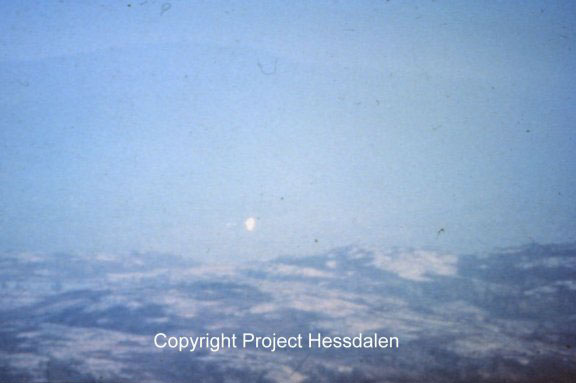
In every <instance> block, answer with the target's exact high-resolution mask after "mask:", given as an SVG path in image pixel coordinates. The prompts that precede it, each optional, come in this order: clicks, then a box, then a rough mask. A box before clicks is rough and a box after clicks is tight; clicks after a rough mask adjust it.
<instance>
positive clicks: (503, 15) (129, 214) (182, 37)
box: [0, 0, 576, 262]
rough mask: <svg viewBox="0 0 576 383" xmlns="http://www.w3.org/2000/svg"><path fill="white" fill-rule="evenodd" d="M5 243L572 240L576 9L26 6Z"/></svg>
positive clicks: (192, 248) (3, 37)
mask: <svg viewBox="0 0 576 383" xmlns="http://www.w3.org/2000/svg"><path fill="white" fill-rule="evenodd" d="M0 14H2V21H0V248H1V249H2V250H11V251H43V252H61V251H65V252H131V251H155V252H162V253H177V254H182V255H186V256H190V257H193V258H196V259H199V260H211V261H217V262H220V261H223V262H229V261H234V260H247V259H251V260H254V259H266V258H271V257H275V256H279V255H289V254H299V255H305V254H310V253H318V252H322V251H325V250H327V249H331V248H334V247H339V246H346V245H349V244H359V245H369V246H384V247H393V246H399V247H416V248H419V247H426V248H435V249H440V250H446V251H458V252H476V251H490V250H491V249H494V248H496V247H506V246H515V245H520V244H526V243H530V242H540V243H557V242H571V241H575V240H576V194H575V193H574V190H576V176H575V175H576V128H575V123H576V108H574V105H576V103H575V100H574V96H575V89H576V65H575V64H576V53H575V50H574V49H575V48H576V46H575V41H576V40H575V39H576V35H575V29H576V3H574V2H571V1H522V2H519V1H518V2H517V1H483V2H472V1H442V0H437V1H408V2H406V1H403V2H401V1H395V0H391V1H355V2H347V1H321V0H320V1H290V2H283V1H273V0H272V1H194V2H192V1H190V2H189V1H176V0H174V1H170V2H168V1H153V0H148V1H146V0H138V1H86V2H79V1H69V0H61V1H19V2H8V1H5V2H1V3H0Z"/></svg>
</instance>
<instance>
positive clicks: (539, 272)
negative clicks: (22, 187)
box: [0, 245, 576, 382]
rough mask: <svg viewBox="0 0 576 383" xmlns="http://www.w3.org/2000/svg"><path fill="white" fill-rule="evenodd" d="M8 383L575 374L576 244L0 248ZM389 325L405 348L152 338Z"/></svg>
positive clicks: (337, 331) (338, 331) (336, 332)
mask: <svg viewBox="0 0 576 383" xmlns="http://www.w3.org/2000/svg"><path fill="white" fill-rule="evenodd" d="M0 288H1V294H0V319H1V323H2V326H1V327H0V381H2V382H4V381H6V382H63V381H75V382H118V381H121V382H200V381H202V382H422V381H427V382H461V381H462V382H463V381H466V382H502V381H506V382H543V381H554V382H573V381H576V364H575V363H574V362H575V361H576V351H575V350H574V346H575V345H576V246H574V245H562V246H560V245H547V246H541V245H530V246H525V247H522V248H516V249H508V250H502V251H500V252H497V253H494V254H486V255H457V254H445V253H439V252H434V251H424V250H411V249H408V250H406V249H403V250H388V251H382V250H374V249H365V248H358V247H346V248H340V249H336V250H333V251H331V252H329V253H326V254H321V255H315V256H306V257H284V258H278V259H275V260H272V261H266V262H252V263H245V264H240V265H226V266H223V265H204V264H200V263H197V262H194V261H191V260H189V259H186V258H184V257H176V256H172V255H162V254H139V253H134V254H123V255H113V254H84V255H81V254H80V255H79V254H76V255H71V254H37V253H4V254H2V255H1V256H0ZM159 332H163V333H166V334H173V335H189V336H196V335H199V336H201V335H203V334H206V333H211V334H219V333H226V334H232V333H237V334H241V333H245V332H251V333H254V334H259V335H270V334H273V333H276V334H281V335H286V336H291V335H295V334H299V333H308V332H321V333H323V334H327V335H333V336H354V335H357V334H359V333H363V334H373V333H379V334H384V335H388V336H395V337H398V338H399V339H400V347H399V348H398V349H384V350H369V349H322V350H310V349H305V348H304V349H293V350H278V351H276V352H274V353H272V352H269V351H267V350H262V349H260V350H258V349H253V348H249V349H224V350H221V351H219V352H210V351H209V350H199V351H195V352H193V353H191V352H178V351H177V350H173V349H168V348H165V349H157V348H156V347H155V346H154V342H153V338H154V335H155V334H157V333H159Z"/></svg>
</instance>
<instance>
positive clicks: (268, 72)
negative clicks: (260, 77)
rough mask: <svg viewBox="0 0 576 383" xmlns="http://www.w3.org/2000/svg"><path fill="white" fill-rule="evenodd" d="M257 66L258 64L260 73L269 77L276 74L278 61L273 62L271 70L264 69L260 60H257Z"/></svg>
mask: <svg viewBox="0 0 576 383" xmlns="http://www.w3.org/2000/svg"><path fill="white" fill-rule="evenodd" d="M257 64H258V68H260V73H262V74H264V75H267V76H269V75H272V74H275V73H276V67H277V65H278V59H275V60H274V65H273V66H272V67H271V68H264V65H262V63H261V62H260V60H258V62H257Z"/></svg>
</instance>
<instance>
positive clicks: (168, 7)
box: [160, 3, 172, 15]
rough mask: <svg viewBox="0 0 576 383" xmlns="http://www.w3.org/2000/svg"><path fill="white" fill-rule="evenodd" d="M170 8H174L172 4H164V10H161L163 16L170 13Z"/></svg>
mask: <svg viewBox="0 0 576 383" xmlns="http://www.w3.org/2000/svg"><path fill="white" fill-rule="evenodd" d="M170 8H172V4H171V3H164V4H162V8H161V12H160V14H161V15H163V14H164V13H166V12H168V11H169V10H170Z"/></svg>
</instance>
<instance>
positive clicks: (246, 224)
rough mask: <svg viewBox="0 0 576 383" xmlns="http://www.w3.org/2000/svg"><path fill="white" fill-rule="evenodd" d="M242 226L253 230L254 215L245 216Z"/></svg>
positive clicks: (254, 226)
mask: <svg viewBox="0 0 576 383" xmlns="http://www.w3.org/2000/svg"><path fill="white" fill-rule="evenodd" d="M244 227H245V228H246V230H248V231H252V230H254V229H255V228H256V218H254V217H248V218H246V221H244Z"/></svg>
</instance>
